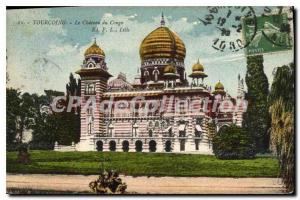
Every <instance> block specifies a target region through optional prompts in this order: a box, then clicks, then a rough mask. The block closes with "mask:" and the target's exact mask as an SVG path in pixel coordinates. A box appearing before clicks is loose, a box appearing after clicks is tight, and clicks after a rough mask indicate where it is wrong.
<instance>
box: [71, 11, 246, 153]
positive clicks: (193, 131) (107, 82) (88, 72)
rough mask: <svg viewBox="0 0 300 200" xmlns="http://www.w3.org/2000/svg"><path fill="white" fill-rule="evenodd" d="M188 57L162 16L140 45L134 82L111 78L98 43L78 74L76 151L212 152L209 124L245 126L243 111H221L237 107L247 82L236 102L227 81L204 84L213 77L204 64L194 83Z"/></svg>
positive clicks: (197, 67)
mask: <svg viewBox="0 0 300 200" xmlns="http://www.w3.org/2000/svg"><path fill="white" fill-rule="evenodd" d="M185 55H186V49H185V45H184V43H183V41H182V40H181V39H180V38H179V36H178V35H177V34H176V33H174V32H173V31H172V30H170V29H169V28H168V27H166V26H165V21H164V17H163V16H162V20H161V25H160V26H159V27H158V28H156V29H155V30H154V31H152V32H151V33H150V34H149V35H147V36H146V37H145V39H144V40H143V41H142V43H141V45H140V58H141V67H140V68H139V69H138V70H137V72H138V74H137V75H136V76H135V78H134V81H133V82H132V83H129V82H128V81H127V80H126V76H125V74H123V73H120V74H119V76H118V77H117V78H116V79H112V80H111V79H110V78H111V77H112V75H111V74H110V73H109V70H108V68H107V66H106V63H105V53H104V51H103V50H102V49H101V47H99V46H98V45H97V43H96V41H95V42H94V44H93V45H92V46H91V47H89V48H88V49H87V50H86V52H85V54H84V56H85V58H84V61H83V65H82V67H81V69H80V70H79V71H77V72H76V73H77V74H79V75H80V77H81V138H80V142H79V143H78V144H76V145H74V148H75V149H76V150H78V151H97V150H98V151H134V152H135V151H142V152H196V153H199V154H212V147H211V144H210V140H209V137H208V124H209V123H212V122H214V124H216V126H217V129H218V128H219V127H221V126H223V125H226V124H230V123H236V124H237V125H241V122H242V114H243V110H241V109H236V110H235V111H232V110H230V111H227V110H226V109H224V108H223V109H220V107H221V106H222V107H225V108H226V105H222V102H224V101H226V100H230V101H231V102H233V106H234V107H237V106H236V105H237V103H236V100H237V99H243V98H244V96H243V95H244V91H243V80H241V79H240V77H238V97H237V98H236V99H234V98H232V97H231V96H230V95H229V94H228V93H227V92H226V91H225V88H224V86H223V84H222V83H221V82H218V83H217V84H216V85H215V88H214V91H212V89H211V87H209V86H207V85H205V84H204V82H205V81H204V79H205V78H206V77H207V76H208V75H207V74H206V73H205V69H204V66H203V65H202V64H201V63H200V61H199V60H198V61H197V62H196V63H195V64H194V65H193V66H192V73H191V74H190V75H189V77H190V78H191V79H192V82H191V83H189V82H188V80H187V75H186V72H185V65H184V60H185ZM93 102H94V103H93ZM157 105H159V106H157ZM229 105H230V103H229ZM227 107H228V105H227Z"/></svg>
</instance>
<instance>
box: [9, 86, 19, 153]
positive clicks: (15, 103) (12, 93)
mask: <svg viewBox="0 0 300 200" xmlns="http://www.w3.org/2000/svg"><path fill="white" fill-rule="evenodd" d="M20 104H21V97H20V91H18V90H16V89H13V88H6V146H7V149H11V148H13V147H14V146H15V143H16V136H17V123H18V113H19V107H20Z"/></svg>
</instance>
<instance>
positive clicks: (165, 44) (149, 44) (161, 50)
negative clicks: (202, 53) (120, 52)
mask: <svg viewBox="0 0 300 200" xmlns="http://www.w3.org/2000/svg"><path fill="white" fill-rule="evenodd" d="M140 56H141V60H142V61H144V60H147V59H157V58H170V59H176V60H179V61H183V60H184V58H185V46H184V43H183V42H182V40H181V39H180V38H179V37H178V35H177V34H176V33H174V32H173V31H171V30H170V29H169V28H168V27H165V26H164V24H162V26H161V27H158V28H157V29H155V30H154V31H152V32H151V33H150V34H149V35H147V36H146V37H145V39H144V40H143V42H142V44H141V46H140Z"/></svg>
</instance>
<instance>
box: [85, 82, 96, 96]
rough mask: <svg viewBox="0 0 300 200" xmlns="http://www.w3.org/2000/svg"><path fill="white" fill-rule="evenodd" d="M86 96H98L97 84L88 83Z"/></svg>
mask: <svg viewBox="0 0 300 200" xmlns="http://www.w3.org/2000/svg"><path fill="white" fill-rule="evenodd" d="M85 94H88V95H89V94H96V91H95V84H94V83H87V84H86V87H85Z"/></svg>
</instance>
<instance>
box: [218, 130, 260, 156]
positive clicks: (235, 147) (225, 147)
mask: <svg viewBox="0 0 300 200" xmlns="http://www.w3.org/2000/svg"><path fill="white" fill-rule="evenodd" d="M213 152H214V154H215V155H216V157H217V158H219V159H249V158H254V157H255V148H254V144H253V140H252V138H251V136H250V135H249V134H247V132H246V131H245V130H244V129H242V128H241V127H238V126H236V125H230V126H223V127H222V128H221V129H220V130H219V132H218V133H217V134H216V135H215V136H214V138H213Z"/></svg>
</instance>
